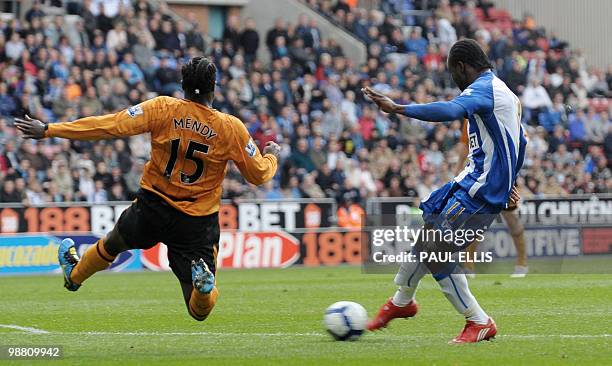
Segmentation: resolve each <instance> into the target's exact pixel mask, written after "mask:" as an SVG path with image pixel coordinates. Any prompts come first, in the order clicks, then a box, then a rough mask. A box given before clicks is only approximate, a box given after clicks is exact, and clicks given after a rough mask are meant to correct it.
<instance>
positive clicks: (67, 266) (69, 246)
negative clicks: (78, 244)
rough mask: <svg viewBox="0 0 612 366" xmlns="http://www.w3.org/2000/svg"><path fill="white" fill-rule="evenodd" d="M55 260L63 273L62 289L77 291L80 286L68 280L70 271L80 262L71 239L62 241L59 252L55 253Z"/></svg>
mask: <svg viewBox="0 0 612 366" xmlns="http://www.w3.org/2000/svg"><path fill="white" fill-rule="evenodd" d="M57 259H58V260H59V264H60V266H62V272H63V273H64V287H65V288H67V289H68V291H76V290H78V289H79V287H81V285H79V284H76V283H74V282H72V281H71V280H70V273H72V270H73V269H74V267H75V266H76V265H77V263H79V260H80V258H79V255H78V254H77V251H76V248H75V246H74V241H73V240H72V239H70V238H66V239H64V240H62V243H61V244H60V246H59V250H58V251H57Z"/></svg>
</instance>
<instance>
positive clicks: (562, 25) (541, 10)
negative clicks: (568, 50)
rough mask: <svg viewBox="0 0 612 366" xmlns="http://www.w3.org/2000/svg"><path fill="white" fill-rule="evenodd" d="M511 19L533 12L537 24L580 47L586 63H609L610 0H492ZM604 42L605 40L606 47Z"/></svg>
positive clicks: (611, 55) (611, 49) (611, 3)
mask: <svg viewBox="0 0 612 366" xmlns="http://www.w3.org/2000/svg"><path fill="white" fill-rule="evenodd" d="M493 2H494V3H495V5H496V6H497V7H499V8H505V9H507V10H508V11H510V13H511V14H512V17H513V18H515V19H521V18H522V17H523V14H525V13H529V14H531V15H533V17H534V19H535V20H536V22H537V24H538V26H543V27H545V28H546V29H547V30H548V31H553V32H555V33H557V35H558V36H559V37H560V38H562V39H565V40H567V41H569V43H570V45H571V47H573V48H579V49H582V50H583V52H584V55H585V56H586V59H587V60H588V63H589V65H593V66H597V67H600V68H605V67H607V65H609V64H611V63H612V47H610V46H609V45H610V42H609V41H608V42H606V41H605V39H607V37H609V30H610V15H611V14H612V1H610V0H588V1H576V0H537V1H533V0H493ZM605 44H608V46H607V47H606V46H605Z"/></svg>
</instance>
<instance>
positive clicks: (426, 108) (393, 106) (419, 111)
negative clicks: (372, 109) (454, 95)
mask: <svg viewBox="0 0 612 366" xmlns="http://www.w3.org/2000/svg"><path fill="white" fill-rule="evenodd" d="M362 91H363V93H364V94H365V95H366V96H368V97H369V98H370V99H372V101H373V102H374V103H376V105H377V106H378V108H380V110H382V111H383V112H386V113H398V114H403V115H405V116H408V117H412V118H416V119H420V120H423V121H431V122H446V121H454V120H456V119H462V118H464V117H465V114H466V113H465V109H464V108H463V107H462V106H461V105H460V104H459V103H455V102H453V101H450V102H433V103H427V104H410V105H401V104H397V103H395V102H394V101H393V100H391V98H389V97H387V96H384V95H383V94H381V93H378V92H376V91H374V90H372V89H371V88H369V87H368V88H364V89H362Z"/></svg>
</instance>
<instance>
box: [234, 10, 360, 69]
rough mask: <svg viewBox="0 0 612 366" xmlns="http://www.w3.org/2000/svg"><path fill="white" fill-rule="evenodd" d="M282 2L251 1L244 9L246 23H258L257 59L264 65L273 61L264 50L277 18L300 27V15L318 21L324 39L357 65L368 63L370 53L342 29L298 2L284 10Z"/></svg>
mask: <svg viewBox="0 0 612 366" xmlns="http://www.w3.org/2000/svg"><path fill="white" fill-rule="evenodd" d="M279 2H280V1H279V0H251V1H249V3H248V4H246V5H245V6H244V8H243V9H242V12H241V16H242V18H243V20H244V19H246V18H249V17H250V18H253V19H255V21H256V22H257V31H258V32H259V37H260V44H262V45H263V46H260V47H259V50H258V52H257V57H258V58H259V59H260V60H263V61H264V62H267V61H269V60H270V53H269V52H268V50H267V48H266V47H265V37H266V32H267V31H268V30H270V29H271V28H272V27H273V26H274V20H275V19H276V18H282V19H284V20H285V21H286V22H292V23H297V20H298V17H299V16H300V15H301V14H307V15H308V16H309V17H310V18H314V19H316V20H317V24H318V26H319V29H320V30H321V34H322V36H323V37H324V38H331V39H334V40H335V41H336V42H337V43H338V44H339V45H341V46H342V50H343V51H344V54H345V55H346V56H347V57H348V58H349V59H350V60H352V61H353V62H354V63H355V64H356V65H360V64H362V63H364V62H365V61H366V57H367V50H366V47H365V45H364V44H363V43H362V42H361V41H359V40H358V39H357V38H355V37H354V36H353V35H351V34H350V33H348V32H346V31H344V30H343V29H341V28H339V27H338V26H336V25H335V24H333V23H332V22H330V21H329V20H327V19H326V18H325V17H323V16H321V15H320V14H318V13H317V12H315V11H314V10H312V9H311V8H309V7H308V6H306V5H304V4H302V3H301V2H300V1H298V0H283V1H282V3H283V6H278V5H279Z"/></svg>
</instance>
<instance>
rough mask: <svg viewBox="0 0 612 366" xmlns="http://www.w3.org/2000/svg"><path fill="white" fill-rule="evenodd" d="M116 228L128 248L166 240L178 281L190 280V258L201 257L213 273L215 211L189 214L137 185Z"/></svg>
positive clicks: (217, 231) (216, 240)
mask: <svg viewBox="0 0 612 366" xmlns="http://www.w3.org/2000/svg"><path fill="white" fill-rule="evenodd" d="M116 229H117V230H118V231H119V234H120V235H121V237H122V238H123V240H124V241H125V243H126V244H127V245H128V246H129V248H130V249H148V248H152V247H154V246H155V245H156V244H157V243H159V242H162V243H164V244H166V246H167V247H168V261H169V262H170V268H172V272H174V274H175V275H176V277H177V278H178V279H179V280H180V281H181V282H186V283H190V282H191V261H192V260H198V259H200V258H202V259H204V262H206V264H207V265H208V268H209V269H210V270H211V271H212V272H213V273H215V271H216V260H217V252H218V250H219V235H220V229H219V217H218V213H214V214H211V215H207V216H190V215H187V214H185V213H183V212H180V211H178V210H177V209H175V208H174V207H172V206H170V205H169V204H168V203H166V201H164V200H163V199H162V198H161V197H159V196H158V195H156V194H155V193H152V192H149V191H146V190H142V189H141V190H140V191H139V192H138V194H137V198H136V200H135V201H134V203H132V205H130V207H128V208H127V209H126V210H125V211H124V212H123V213H122V214H121V216H120V217H119V220H118V221H117V225H116Z"/></svg>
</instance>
